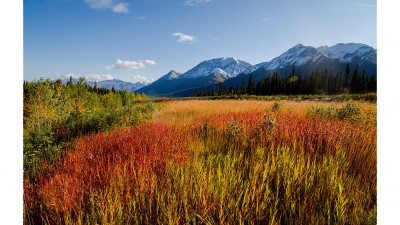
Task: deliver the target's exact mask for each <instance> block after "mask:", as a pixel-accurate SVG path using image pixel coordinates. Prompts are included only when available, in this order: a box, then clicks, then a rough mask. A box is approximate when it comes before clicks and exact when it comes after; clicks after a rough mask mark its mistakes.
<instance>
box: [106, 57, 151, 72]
mask: <svg viewBox="0 0 400 225" xmlns="http://www.w3.org/2000/svg"><path fill="white" fill-rule="evenodd" d="M155 64H156V62H154V61H153V60H148V59H147V60H145V61H143V60H139V61H138V62H136V61H122V60H120V59H117V63H116V64H113V65H110V66H105V67H103V69H105V70H111V69H120V70H125V71H129V70H138V69H144V68H146V65H155Z"/></svg>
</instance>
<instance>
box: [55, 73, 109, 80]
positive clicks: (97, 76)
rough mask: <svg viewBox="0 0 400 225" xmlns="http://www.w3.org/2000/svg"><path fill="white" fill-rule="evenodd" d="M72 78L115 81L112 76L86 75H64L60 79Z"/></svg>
mask: <svg viewBox="0 0 400 225" xmlns="http://www.w3.org/2000/svg"><path fill="white" fill-rule="evenodd" d="M70 77H72V78H74V79H79V78H81V77H84V78H85V80H86V81H103V80H112V79H114V77H113V76H111V75H110V74H86V75H78V74H72V73H68V74H64V75H59V76H58V78H60V79H62V80H64V79H69V78H70Z"/></svg>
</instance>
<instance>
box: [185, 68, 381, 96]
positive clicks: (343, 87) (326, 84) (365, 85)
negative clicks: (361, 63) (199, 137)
mask: <svg viewBox="0 0 400 225" xmlns="http://www.w3.org/2000/svg"><path fill="white" fill-rule="evenodd" d="M376 90H377V79H376V75H375V74H371V75H369V76H368V75H367V74H366V72H365V69H364V70H363V71H362V73H361V71H360V70H359V68H358V64H357V66H356V68H355V69H354V71H353V72H352V71H351V69H350V68H349V64H347V67H346V70H345V71H344V74H343V73H342V72H341V73H337V74H335V75H333V74H332V72H329V71H328V69H325V70H322V71H319V68H317V69H316V70H315V71H312V72H311V74H305V75H301V74H297V73H296V68H295V66H293V69H292V71H291V72H290V73H289V76H286V75H285V76H281V75H280V74H279V72H278V71H274V72H273V73H272V75H271V74H268V76H267V77H266V78H263V79H261V80H259V81H257V84H255V82H254V81H253V74H250V78H249V80H248V82H247V85H246V82H245V80H244V79H243V81H242V84H241V85H240V86H239V85H237V86H236V87H235V88H234V89H233V87H232V85H230V86H229V88H228V89H227V88H226V87H223V84H222V83H220V84H219V86H218V87H214V89H213V90H211V91H207V92H203V91H202V90H196V91H195V92H194V93H193V96H221V95H244V94H248V95H262V96H265V95H322V94H327V95H335V94H342V93H345V94H349V93H351V94H359V93H368V92H369V93H373V92H376Z"/></svg>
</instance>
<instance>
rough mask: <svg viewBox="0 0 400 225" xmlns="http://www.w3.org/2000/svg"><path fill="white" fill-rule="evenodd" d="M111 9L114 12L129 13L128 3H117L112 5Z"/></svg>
mask: <svg viewBox="0 0 400 225" xmlns="http://www.w3.org/2000/svg"><path fill="white" fill-rule="evenodd" d="M113 11H114V12H116V13H129V9H128V3H118V4H117V5H115V6H114V7H113Z"/></svg>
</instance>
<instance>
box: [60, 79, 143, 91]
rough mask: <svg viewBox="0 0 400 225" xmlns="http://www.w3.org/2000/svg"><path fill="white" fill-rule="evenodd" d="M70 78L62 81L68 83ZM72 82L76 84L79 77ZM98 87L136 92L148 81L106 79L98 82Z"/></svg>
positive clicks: (91, 83)
mask: <svg viewBox="0 0 400 225" xmlns="http://www.w3.org/2000/svg"><path fill="white" fill-rule="evenodd" d="M69 80H70V79H64V80H63V81H62V83H63V84H67V82H68V81H69ZM72 82H73V83H74V84H76V83H77V82H78V79H75V78H72ZM85 82H86V83H88V84H89V85H90V86H93V85H94V83H95V82H94V81H85ZM96 85H97V87H102V88H106V89H110V90H111V89H112V88H113V87H114V89H115V90H120V91H123V90H125V89H127V90H128V91H129V92H134V91H137V90H138V89H140V88H142V87H145V86H147V85H148V84H146V83H142V82H136V83H132V82H126V81H122V80H118V79H113V80H104V81H100V82H96Z"/></svg>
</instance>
